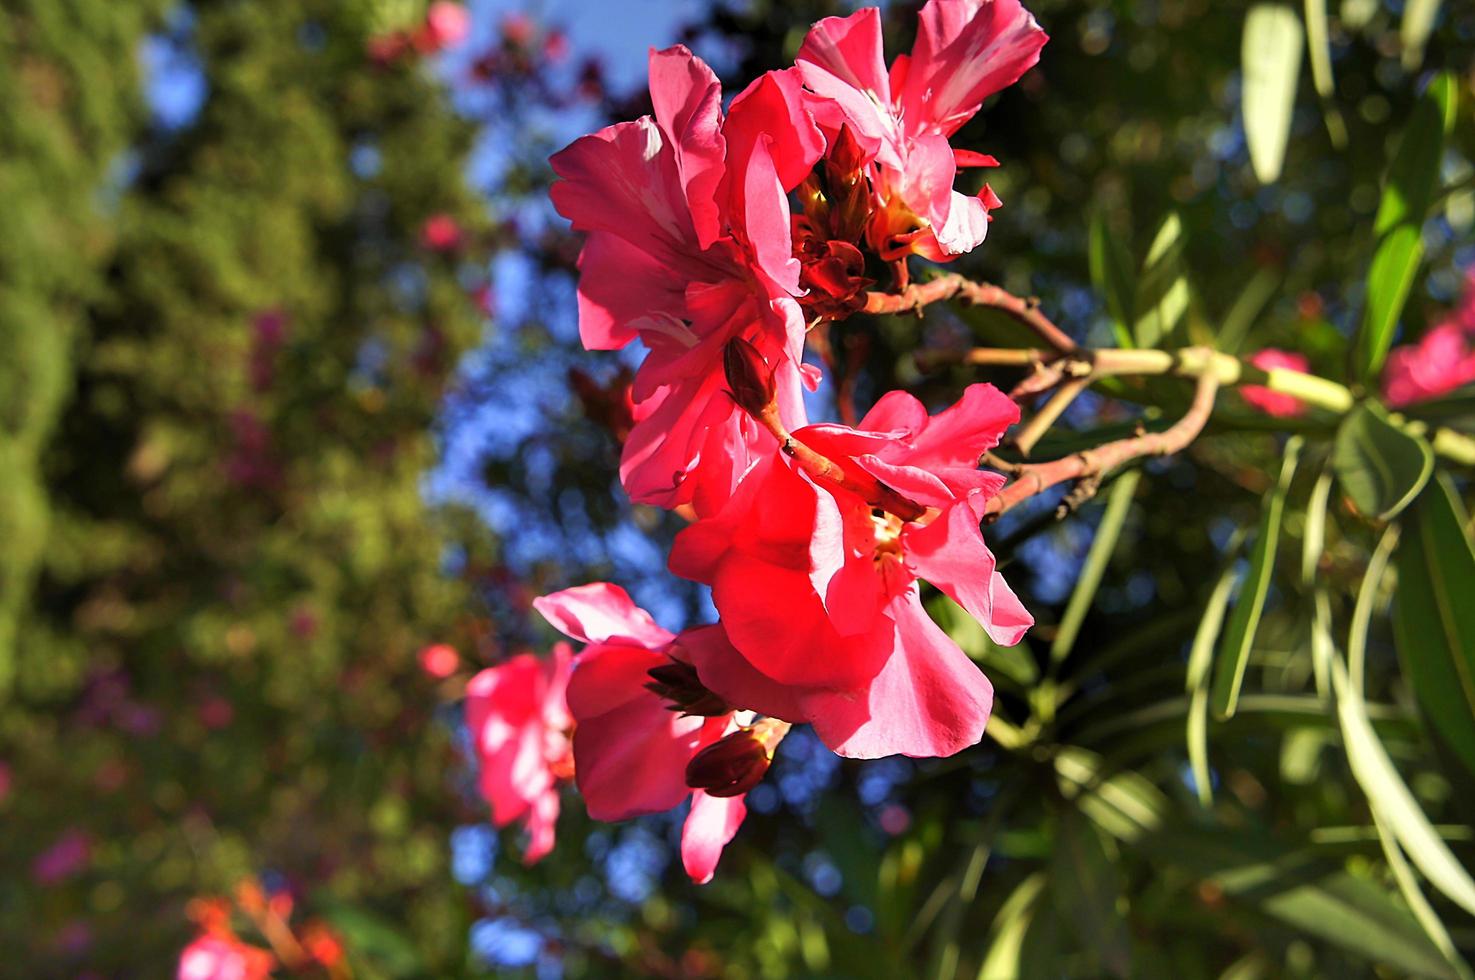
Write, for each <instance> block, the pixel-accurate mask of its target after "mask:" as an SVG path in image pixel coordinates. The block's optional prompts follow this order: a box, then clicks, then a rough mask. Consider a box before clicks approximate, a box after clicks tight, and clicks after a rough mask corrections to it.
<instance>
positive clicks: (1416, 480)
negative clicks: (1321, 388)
mask: <svg viewBox="0 0 1475 980" xmlns="http://www.w3.org/2000/svg"><path fill="white" fill-rule="evenodd" d="M1332 468H1333V469H1334V470H1336V472H1337V479H1339V480H1340V481H1341V483H1342V489H1343V490H1344V491H1346V493H1347V496H1349V497H1351V498H1352V503H1353V504H1355V505H1356V506H1357V509H1358V511H1360V512H1361V513H1362V514H1363V515H1364V516H1367V517H1371V518H1376V519H1377V520H1379V521H1387V520H1391V519H1393V518H1394V517H1396V516H1398V514H1399V513H1400V512H1401V511H1402V510H1403V509H1404V508H1405V507H1407V506H1408V505H1409V504H1410V503H1411V502H1412V501H1413V499H1414V498H1415V497H1417V496H1418V494H1419V491H1420V490H1422V489H1423V488H1424V484H1425V483H1428V482H1429V474H1431V473H1433V472H1434V450H1433V449H1431V448H1429V444H1428V443H1427V442H1426V441H1424V439H1423V438H1421V437H1419V436H1416V435H1413V434H1412V433H1410V432H1408V431H1407V430H1405V429H1403V428H1401V427H1399V426H1397V425H1394V424H1393V422H1392V420H1390V419H1389V418H1388V413H1387V412H1385V411H1384V410H1383V408H1382V406H1381V405H1378V404H1377V403H1376V402H1363V403H1362V404H1360V405H1358V406H1357V407H1356V408H1354V409H1353V410H1352V411H1350V412H1348V413H1347V417H1346V418H1344V419H1343V420H1342V424H1341V426H1340V427H1339V428H1338V429H1337V440H1336V445H1335V446H1334V448H1333V449H1332Z"/></svg>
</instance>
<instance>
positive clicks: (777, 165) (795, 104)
mask: <svg viewBox="0 0 1475 980" xmlns="http://www.w3.org/2000/svg"><path fill="white" fill-rule="evenodd" d="M806 106H807V103H806V101H805V99H804V94H803V90H802V88H801V78H800V76H799V74H798V72H796V71H795V70H794V69H792V68H788V69H785V70H783V71H770V72H765V73H764V74H762V75H760V76H758V78H757V79H755V80H754V81H753V83H752V84H751V85H749V86H748V87H747V88H746V89H744V90H743V91H742V92H740V93H738V95H737V96H736V97H735V98H734V99H733V100H732V106H731V108H730V109H729V110H728V113H727V121H726V122H725V123H724V124H723V127H722V132H723V135H724V136H726V137H727V141H728V155H727V159H728V166H729V167H735V168H736V169H738V170H742V169H743V168H744V167H745V166H746V162H747V159H748V157H749V156H750V155H751V154H752V152H753V149H754V148H755V147H756V146H757V145H758V144H759V143H760V142H766V143H768V145H769V147H770V152H771V153H772V156H773V165H774V171H775V172H776V173H777V174H778V178H779V183H780V184H781V185H782V188H783V190H784V191H786V192H787V191H791V190H793V189H794V188H795V187H798V186H799V182H800V181H802V180H803V179H804V178H805V177H808V176H809V172H810V170H812V169H813V168H814V165H815V163H816V162H817V161H818V160H819V158H820V156H821V155H823V154H824V152H825V138H824V134H823V133H821V132H820V129H819V127H818V126H816V125H815V122H814V119H813V117H812V116H811V115H810V114H809V110H808V109H807V107H806Z"/></svg>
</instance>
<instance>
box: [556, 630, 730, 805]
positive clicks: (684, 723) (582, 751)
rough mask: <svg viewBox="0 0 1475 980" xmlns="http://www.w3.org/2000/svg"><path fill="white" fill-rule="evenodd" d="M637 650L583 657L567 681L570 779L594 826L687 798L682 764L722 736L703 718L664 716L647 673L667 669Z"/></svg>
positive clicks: (591, 652) (603, 649)
mask: <svg viewBox="0 0 1475 980" xmlns="http://www.w3.org/2000/svg"><path fill="white" fill-rule="evenodd" d="M667 662H668V661H667V659H666V657H665V656H664V655H662V654H656V653H651V652H650V651H648V650H641V649H637V648H635V647H621V646H596V647H590V648H588V649H587V650H585V652H584V656H583V658H582V659H581V661H580V663H579V666H578V668H577V669H576V670H575V671H574V676H573V679H572V680H571V681H570V683H569V708H570V710H572V711H573V714H574V719H575V722H576V724H577V727H576V728H575V729H574V780H575V782H576V783H577V784H578V787H579V792H580V793H582V794H583V796H584V803H585V805H586V806H587V807H588V810H589V816H591V817H593V818H594V819H595V820H625V819H628V818H630V817H635V816H640V815H642V814H647V813H660V812H662V811H664V810H669V809H671V808H672V807H673V806H675V805H676V804H678V803H680V802H681V801H682V799H684V798H685V796H686V794H687V793H688V792H689V789H688V787H687V785H686V778H685V774H686V764H687V763H688V762H689V761H691V757H692V755H694V754H695V753H696V751H697V750H698V749H700V748H701V747H702V746H703V745H704V744H706V743H707V742H710V741H712V740H715V739H716V738H718V737H720V735H721V728H722V726H724V725H725V724H726V719H715V721H717V722H720V724H719V725H717V726H716V728H715V732H711V733H706V732H705V730H706V729H708V728H711V727H712V726H711V724H710V723H707V722H704V720H703V719H701V718H683V717H679V716H678V715H677V714H676V713H675V712H672V711H667V710H666V705H665V702H664V701H662V700H661V699H660V698H658V697H657V696H656V695H655V694H652V693H651V692H650V691H648V690H646V689H645V685H646V684H647V683H648V682H649V681H650V676H649V674H648V673H647V671H649V670H650V668H652V667H655V666H659V665H661V664H664V663H667Z"/></svg>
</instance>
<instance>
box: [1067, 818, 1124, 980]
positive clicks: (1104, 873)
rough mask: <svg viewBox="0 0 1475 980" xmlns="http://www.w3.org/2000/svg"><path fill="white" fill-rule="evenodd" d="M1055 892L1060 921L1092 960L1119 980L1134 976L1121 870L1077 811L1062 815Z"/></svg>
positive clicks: (1096, 832)
mask: <svg viewBox="0 0 1475 980" xmlns="http://www.w3.org/2000/svg"><path fill="white" fill-rule="evenodd" d="M1050 894H1051V896H1052V897H1053V898H1054V899H1055V908H1056V911H1057V912H1058V913H1059V915H1060V921H1062V922H1064V923H1065V924H1066V926H1067V928H1069V929H1071V930H1072V931H1073V932H1075V934H1076V938H1077V939H1078V940H1080V944H1081V948H1082V950H1083V951H1084V952H1085V953H1086V955H1087V957H1088V958H1089V962H1091V963H1093V964H1097V963H1099V964H1100V966H1101V967H1104V968H1105V970H1106V972H1108V973H1111V974H1112V975H1113V976H1118V977H1125V976H1128V975H1129V974H1130V973H1131V969H1132V946H1131V942H1130V940H1129V939H1128V936H1127V923H1126V919H1125V917H1124V916H1123V915H1122V910H1121V904H1122V903H1123V901H1124V899H1123V897H1122V876H1121V870H1120V869H1119V868H1118V866H1117V862H1116V861H1115V860H1113V857H1112V855H1111V854H1109V853H1108V852H1107V847H1106V842H1105V841H1104V840H1102V838H1101V834H1100V832H1099V831H1097V829H1096V828H1095V827H1093V826H1091V824H1089V823H1087V822H1086V820H1085V818H1083V817H1082V816H1081V815H1080V814H1079V813H1078V812H1076V811H1075V810H1066V811H1065V812H1064V813H1063V814H1062V815H1061V818H1060V825H1059V827H1058V828H1057V830H1056V835H1055V848H1054V850H1053V851H1052V852H1051V855H1050ZM1093 972H1094V971H1093Z"/></svg>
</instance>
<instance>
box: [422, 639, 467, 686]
mask: <svg viewBox="0 0 1475 980" xmlns="http://www.w3.org/2000/svg"><path fill="white" fill-rule="evenodd" d="M416 659H417V660H418V661H419V662H420V669H421V670H423V671H425V673H427V674H429V675H430V676H431V677H434V678H435V679H436V680H445V679H446V678H447V677H450V676H451V675H452V674H454V673H455V672H456V668H458V667H460V666H461V655H460V654H458V653H457V652H456V648H455V647H453V646H451V645H450V644H449V643H432V644H430V645H429V646H427V647H423V648H421V650H420V652H419V653H418V654H417V655H416Z"/></svg>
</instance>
